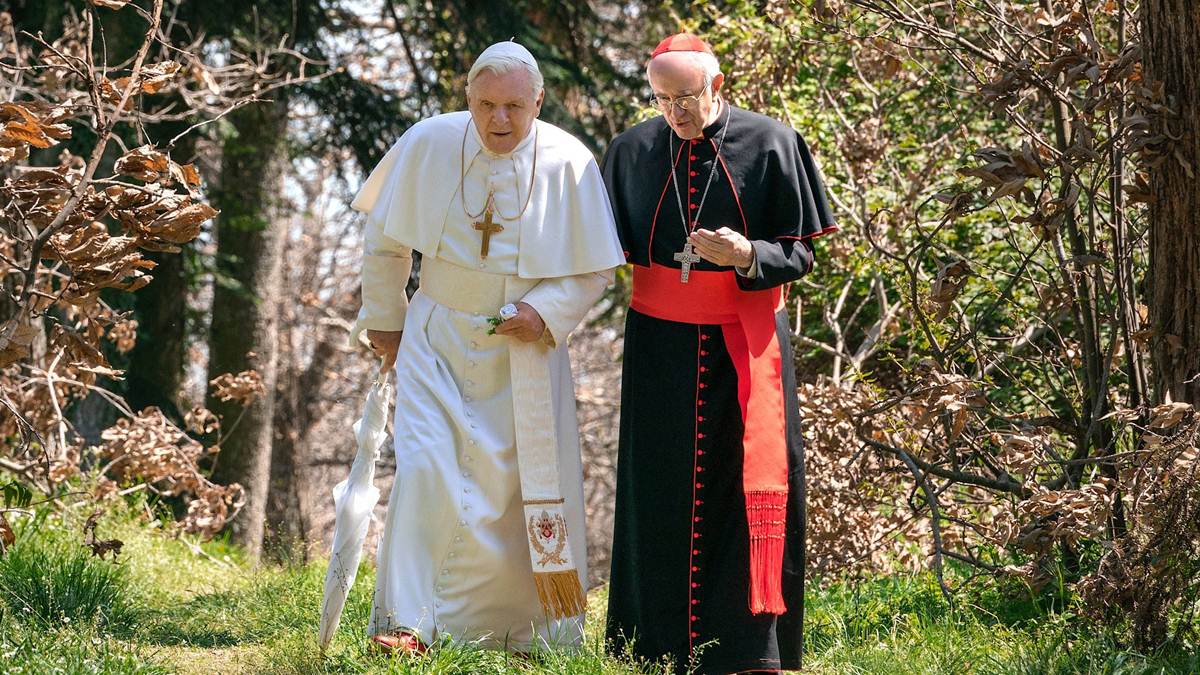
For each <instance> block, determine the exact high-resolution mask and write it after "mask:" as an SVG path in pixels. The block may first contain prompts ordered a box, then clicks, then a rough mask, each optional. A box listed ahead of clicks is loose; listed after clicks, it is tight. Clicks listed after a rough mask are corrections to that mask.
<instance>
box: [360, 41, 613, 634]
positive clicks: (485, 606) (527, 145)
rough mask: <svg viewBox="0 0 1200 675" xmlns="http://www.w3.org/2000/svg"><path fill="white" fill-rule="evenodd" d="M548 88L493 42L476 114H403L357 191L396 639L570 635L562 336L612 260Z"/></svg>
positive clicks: (579, 525) (579, 618)
mask: <svg viewBox="0 0 1200 675" xmlns="http://www.w3.org/2000/svg"><path fill="white" fill-rule="evenodd" d="M543 96H544V92H543V89H542V76H541V73H540V71H539V70H538V66H537V62H536V61H535V60H534V58H533V56H532V55H531V54H530V53H529V51H527V50H526V49H525V48H524V47H521V46H520V45H518V44H516V43H514V42H501V43H498V44H495V45H492V46H491V47H489V48H488V49H486V50H484V52H483V53H482V54H480V55H479V58H478V59H477V60H476V61H475V64H474V66H472V68H471V70H470V72H469V73H468V75H467V100H468V107H469V111H468V112H455V113H448V114H443V115H438V116H436V117H432V118H429V119H426V120H423V121H421V122H419V123H417V124H415V125H413V126H412V127H411V128H410V129H409V130H408V131H407V132H406V133H405V134H404V135H403V136H401V138H400V140H398V141H397V142H396V144H395V145H394V146H393V147H392V148H391V149H390V150H389V151H388V153H387V155H386V156H385V157H384V158H383V161H381V162H380V163H379V165H378V166H377V167H376V168H375V169H374V171H372V172H371V175H370V177H369V178H368V179H367V181H366V183H365V184H364V186H363V188H362V190H361V191H360V192H359V194H358V195H357V197H356V198H355V199H354V202H353V207H354V208H355V209H357V210H359V211H363V212H365V213H366V214H367V224H366V231H365V237H364V239H365V241H364V256H363V267H362V310H361V311H360V312H359V316H358V321H357V325H356V330H355V335H356V336H357V334H358V333H359V332H360V331H362V330H364V329H365V330H366V331H367V337H368V340H369V342H370V344H371V346H372V348H373V349H374V350H375V352H376V353H377V354H378V355H380V356H381V357H382V358H383V360H384V367H385V368H387V367H390V366H391V365H392V364H393V363H394V364H395V373H396V392H397V402H396V416H395V424H394V436H395V451H396V477H395V483H394V485H393V487H392V491H391V497H390V501H389V504H388V514H387V520H386V524H385V526H384V531H383V540H382V543H381V545H380V548H379V554H378V573H377V574H378V576H377V581H376V587H375V597H374V605H373V608H372V613H371V621H370V632H371V634H372V638H371V639H372V641H373V643H375V644H376V645H377V646H380V647H382V648H383V649H385V650H388V651H401V652H420V651H422V650H423V649H425V647H426V646H427V645H429V644H430V643H431V641H434V640H438V639H440V638H441V637H443V636H448V637H450V638H453V639H463V640H469V641H471V642H473V643H477V644H483V645H485V646H490V647H496V648H506V649H511V650H513V651H519V652H524V651H528V650H531V649H536V648H541V647H549V646H574V645H578V644H579V642H580V640H581V638H582V630H583V613H584V601H585V598H584V592H583V589H584V587H585V586H584V584H585V580H586V570H585V562H586V547H585V533H584V513H583V508H584V507H583V486H582V468H581V465H580V455H579V432H578V427H577V421H576V417H575V398H574V388H573V384H572V379H571V365H570V362H569V360H568V357H567V349H566V344H567V336H568V334H569V333H570V332H571V331H572V330H573V329H574V328H575V326H576V325H577V324H578V323H579V322H580V320H581V319H582V318H583V316H584V314H585V313H586V312H587V310H588V309H589V308H590V307H591V306H592V305H593V304H594V303H595V301H596V300H597V299H598V298H599V297H600V295H601V294H602V293H603V291H604V288H605V287H606V286H607V285H608V283H609V282H610V281H611V279H612V270H613V268H614V267H616V266H618V265H621V264H623V262H624V256H623V254H622V252H621V248H620V244H619V243H618V240H617V236H616V230H615V226H614V223H613V217H612V211H611V209H610V207H609V203H608V197H607V195H606V192H605V188H604V183H603V181H602V179H601V176H600V172H599V169H598V167H597V165H596V162H595V159H594V158H593V156H592V154H591V152H589V151H588V149H587V148H586V147H584V145H583V144H582V143H580V142H579V141H578V140H577V139H575V138H574V137H572V136H571V135H569V134H567V133H566V132H564V131H563V130H561V129H559V128H557V127H555V126H553V125H551V124H547V123H546V122H542V121H540V120H538V119H537V117H538V114H539V112H540V110H541V105H542V99H543ZM413 250H416V251H420V252H421V256H422V257H421V270H420V277H421V278H420V287H419V289H418V290H417V292H416V294H415V295H414V296H413V298H412V300H411V302H409V301H407V300H406V298H405V292H404V289H405V286H406V285H407V283H408V278H409V272H410V269H411V262H412V257H411V254H412V251H413ZM501 317H503V320H502V321H501Z"/></svg>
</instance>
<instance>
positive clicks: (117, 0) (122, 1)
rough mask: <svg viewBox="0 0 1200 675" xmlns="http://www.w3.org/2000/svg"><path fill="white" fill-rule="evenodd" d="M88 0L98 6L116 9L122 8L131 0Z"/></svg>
mask: <svg viewBox="0 0 1200 675" xmlns="http://www.w3.org/2000/svg"><path fill="white" fill-rule="evenodd" d="M88 2H89V3H91V4H93V5H95V6H96V7H103V8H105V9H114V10H115V9H121V8H122V7H124V6H125V5H128V4H129V0H88Z"/></svg>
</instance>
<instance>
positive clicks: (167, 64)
mask: <svg viewBox="0 0 1200 675" xmlns="http://www.w3.org/2000/svg"><path fill="white" fill-rule="evenodd" d="M182 67H183V66H182V65H181V64H179V63H177V62H175V61H163V62H161V63H155V64H151V65H149V66H146V67H145V68H142V72H141V78H142V79H141V82H140V83H139V87H140V88H141V91H142V93H145V94H157V93H158V92H159V90H161V89H162V88H163V87H164V86H166V85H167V84H168V83H169V82H170V81H171V80H173V79H175V76H176V75H177V74H179V69H180V68H182Z"/></svg>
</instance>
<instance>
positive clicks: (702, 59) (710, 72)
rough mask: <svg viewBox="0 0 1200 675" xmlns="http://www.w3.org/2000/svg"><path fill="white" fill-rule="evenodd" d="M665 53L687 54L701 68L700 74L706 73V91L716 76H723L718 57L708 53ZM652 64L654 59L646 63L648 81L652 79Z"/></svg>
mask: <svg viewBox="0 0 1200 675" xmlns="http://www.w3.org/2000/svg"><path fill="white" fill-rule="evenodd" d="M664 53H665V54H686V55H687V57H688V58H689V59H691V61H692V64H693V65H695V66H696V67H697V68H699V69H700V72H702V73H704V88H705V89H707V88H708V85H710V84H712V81H713V79H714V78H716V76H718V75H720V74H721V64H720V63H719V62H717V57H715V56H713V55H712V54H709V53H708V52H664ZM659 56H662V54H659ZM655 58H658V57H655ZM652 63H654V59H650V60H649V61H647V62H646V79H650V64H652Z"/></svg>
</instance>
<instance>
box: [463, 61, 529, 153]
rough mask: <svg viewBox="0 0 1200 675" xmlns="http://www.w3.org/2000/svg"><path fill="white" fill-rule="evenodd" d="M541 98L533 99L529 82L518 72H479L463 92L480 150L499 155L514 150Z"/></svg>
mask: <svg viewBox="0 0 1200 675" xmlns="http://www.w3.org/2000/svg"><path fill="white" fill-rule="evenodd" d="M544 96H545V92H544V91H543V92H538V95H537V96H534V95H533V82H531V78H530V75H529V73H527V72H525V71H524V70H522V69H514V70H510V71H508V72H507V73H503V74H500V73H496V72H494V71H491V70H483V71H480V73H479V74H478V75H476V76H475V81H474V82H472V83H471V87H470V89H469V90H468V91H467V108H468V109H469V110H470V111H471V119H473V120H474V121H475V126H476V127H477V128H478V129H479V137H480V138H482V139H483V144H484V146H485V147H487V149H488V150H491V151H492V152H495V153H498V154H502V155H503V154H507V153H509V152H512V151H513V150H514V149H516V147H517V145H519V144H520V143H521V141H522V140H524V139H525V137H526V136H528V135H529V130H530V129H532V128H533V121H534V120H535V119H537V116H538V113H540V112H541V111H542V98H543V97H544Z"/></svg>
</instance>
